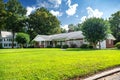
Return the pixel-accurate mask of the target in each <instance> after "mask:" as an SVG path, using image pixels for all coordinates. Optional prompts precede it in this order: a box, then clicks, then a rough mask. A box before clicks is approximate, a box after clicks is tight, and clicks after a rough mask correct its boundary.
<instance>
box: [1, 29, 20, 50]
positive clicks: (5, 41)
mask: <svg viewBox="0 0 120 80" xmlns="http://www.w3.org/2000/svg"><path fill="white" fill-rule="evenodd" d="M0 45H1V46H2V47H3V48H11V47H12V33H11V32H8V31H1V32H0ZM17 47H19V45H18V44H17V42H16V41H14V48H17Z"/></svg>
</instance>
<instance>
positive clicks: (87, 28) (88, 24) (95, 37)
mask: <svg viewBox="0 0 120 80" xmlns="http://www.w3.org/2000/svg"><path fill="white" fill-rule="evenodd" d="M108 27H109V24H108V23H107V22H106V21H104V20H103V19H100V18H89V19H87V20H86V21H85V22H84V23H83V24H82V32H83V35H84V36H85V39H86V40H87V41H88V42H89V43H90V44H92V45H93V46H94V48H96V45H97V43H98V42H99V41H103V40H104V39H105V38H106V36H107V33H108Z"/></svg>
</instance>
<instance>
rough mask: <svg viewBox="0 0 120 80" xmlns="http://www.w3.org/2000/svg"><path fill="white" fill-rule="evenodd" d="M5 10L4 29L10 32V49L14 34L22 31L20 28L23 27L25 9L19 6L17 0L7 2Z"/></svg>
mask: <svg viewBox="0 0 120 80" xmlns="http://www.w3.org/2000/svg"><path fill="white" fill-rule="evenodd" d="M5 9H6V11H7V18H6V27H5V29H7V30H9V31H12V34H13V39H12V40H13V41H12V48H14V45H13V43H14V36H15V32H18V31H20V30H22V27H24V26H25V23H24V20H25V14H26V9H25V8H24V7H23V6H22V5H21V3H20V2H19V1H18V0H8V2H7V3H6V6H5Z"/></svg>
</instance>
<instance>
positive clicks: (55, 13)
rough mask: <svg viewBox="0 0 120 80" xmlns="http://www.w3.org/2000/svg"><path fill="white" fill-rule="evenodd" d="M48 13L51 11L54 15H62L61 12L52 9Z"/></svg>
mask: <svg viewBox="0 0 120 80" xmlns="http://www.w3.org/2000/svg"><path fill="white" fill-rule="evenodd" d="M50 13H52V14H53V15H54V16H56V17H59V16H62V14H63V13H61V12H59V11H54V10H51V11H50Z"/></svg>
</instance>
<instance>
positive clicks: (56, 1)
mask: <svg viewBox="0 0 120 80" xmlns="http://www.w3.org/2000/svg"><path fill="white" fill-rule="evenodd" d="M49 2H51V3H52V4H54V7H59V5H60V4H61V3H62V0H49Z"/></svg>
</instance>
